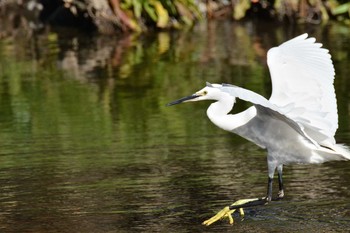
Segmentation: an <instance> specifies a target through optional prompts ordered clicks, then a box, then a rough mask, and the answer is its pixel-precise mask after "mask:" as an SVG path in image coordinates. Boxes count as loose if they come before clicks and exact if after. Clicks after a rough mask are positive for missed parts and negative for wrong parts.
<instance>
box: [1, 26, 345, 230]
mask: <svg viewBox="0 0 350 233" xmlns="http://www.w3.org/2000/svg"><path fill="white" fill-rule="evenodd" d="M304 32H308V33H309V34H310V35H312V36H315V37H317V39H318V40H319V41H321V42H322V43H323V44H324V46H325V47H326V48H328V49H329V50H330V52H331V54H332V56H333V60H334V65H335V69H336V73H337V76H336V81H335V87H336V93H337V97H338V108H339V117H340V119H339V130H338V132H337V135H336V138H337V141H339V142H341V143H346V144H348V145H350V123H349V117H350V104H349V103H350V101H349V100H350V94H349V92H348V87H349V86H350V83H349V80H350V79H349V73H350V70H349V69H350V68H349V62H350V30H349V28H348V27H346V26H342V25H332V24H331V25H329V26H327V27H323V28H322V27H319V26H318V27H310V26H305V25H304V26H300V27H294V28H293V27H287V26H284V25H272V26H271V25H264V24H261V23H251V22H248V23H243V24H236V23H232V22H229V21H219V22H213V23H210V24H200V25H197V26H196V27H195V28H193V29H192V30H188V31H179V32H170V33H169V32H159V33H149V34H146V35H142V36H136V35H127V36H123V37H99V36H95V35H86V34H84V33H81V32H74V31H62V30H61V29H53V30H52V31H48V32H45V33H40V34H38V35H36V36H34V37H32V38H25V37H23V38H18V37H16V38H7V39H3V40H2V41H0V113H1V114H0V183H1V186H0V231H1V232H231V231H237V232H292V231H293V232H331V231H334V232H346V231H348V229H349V227H350V204H349V203H350V163H349V162H330V163H326V164H322V165H307V166H305V165H293V166H286V167H285V174H284V177H285V187H286V190H285V191H286V197H285V199H284V200H282V201H279V202H275V203H272V204H270V205H267V206H263V207H256V208H252V209H247V210H246V217H245V220H244V221H240V218H239V216H236V223H235V225H234V226H233V227H231V226H229V225H228V224H227V222H226V221H220V222H218V223H216V224H214V225H213V226H211V227H204V226H202V225H201V222H202V221H203V220H205V219H207V218H209V217H211V216H212V215H213V214H214V213H215V212H216V211H218V210H220V209H221V208H222V207H224V206H226V205H228V204H230V203H232V202H234V201H235V200H237V199H241V198H253V197H261V196H263V195H264V194H265V192H266V182H267V171H266V170H267V168H266V152H265V151H264V150H261V149H259V148H258V147H257V146H255V145H253V144H252V143H250V142H247V141H246V140H244V139H241V138H239V137H238V136H235V135H233V134H230V133H227V132H224V131H222V130H220V129H218V128H216V127H215V126H214V125H212V124H211V123H210V122H209V120H208V119H207V117H206V115H205V110H206V107H207V106H208V104H209V103H208V102H205V103H196V104H183V105H179V106H176V107H175V106H174V107H171V108H170V107H165V104H166V103H167V102H169V101H171V100H174V99H177V98H179V97H182V96H185V95H189V94H191V93H193V92H195V91H197V90H198V89H200V88H202V87H203V86H204V85H205V82H206V81H209V82H213V83H216V82H217V83H222V82H226V83H232V84H235V85H239V86H242V87H245V88H248V89H251V90H253V91H256V92H258V93H260V94H262V95H264V96H266V97H268V96H269V94H270V93H271V83H270V79H269V73H268V70H267V66H266V52H267V50H268V49H269V48H271V47H273V46H276V45H278V44H280V43H282V42H283V41H285V40H287V39H290V38H292V37H293V36H296V35H299V34H301V33H304ZM248 106H249V105H247V104H246V103H243V102H238V103H237V105H236V106H235V108H236V110H235V111H241V110H244V109H245V108H247V107H248ZM276 191H277V190H275V192H274V193H276Z"/></svg>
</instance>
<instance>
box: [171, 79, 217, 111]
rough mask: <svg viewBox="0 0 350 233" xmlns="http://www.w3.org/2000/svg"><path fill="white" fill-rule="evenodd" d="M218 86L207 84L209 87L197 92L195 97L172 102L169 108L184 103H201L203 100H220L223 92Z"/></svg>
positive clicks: (191, 96)
mask: <svg viewBox="0 0 350 233" xmlns="http://www.w3.org/2000/svg"><path fill="white" fill-rule="evenodd" d="M216 85H219V84H210V83H207V86H206V87H204V88H203V89H201V90H199V91H197V92H196V93H194V94H193V95H190V96H186V97H183V98H181V99H178V100H175V101H172V102H170V103H168V104H167V106H171V105H175V104H181V103H184V102H192V101H201V100H219V99H220V96H221V91H220V90H219V89H218V88H216Z"/></svg>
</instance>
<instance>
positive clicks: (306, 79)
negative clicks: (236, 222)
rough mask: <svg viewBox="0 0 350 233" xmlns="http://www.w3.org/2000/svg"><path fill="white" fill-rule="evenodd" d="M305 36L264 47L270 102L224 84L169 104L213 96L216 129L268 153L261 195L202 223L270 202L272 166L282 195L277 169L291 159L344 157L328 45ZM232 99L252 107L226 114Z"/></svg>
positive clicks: (209, 86) (348, 155)
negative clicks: (338, 137)
mask: <svg viewBox="0 0 350 233" xmlns="http://www.w3.org/2000/svg"><path fill="white" fill-rule="evenodd" d="M321 46H322V45H321V44H319V43H315V39H314V38H307V34H303V35H301V36H298V37H296V38H294V39H292V40H289V41H287V42H285V43H283V44H282V45H280V46H279V47H275V48H272V49H270V50H269V52H268V54H267V61H268V66H269V69H270V73H271V79H272V95H271V97H270V99H269V100H267V99H265V98H264V97H263V96H261V95H259V94H256V93H254V92H252V91H249V90H246V89H243V88H240V87H237V86H233V85H229V84H210V83H207V86H206V87H204V88H203V89H202V90H200V91H198V92H196V93H195V94H193V95H191V96H188V97H184V98H182V99H179V100H176V101H173V102H171V103H169V104H168V105H169V106H170V105H174V104H179V103H182V102H189V101H200V100H214V101H215V102H214V103H212V104H211V105H210V106H209V108H208V110H207V115H208V117H209V119H210V120H211V121H212V122H213V123H214V124H215V125H217V126H218V127H220V128H222V129H224V130H227V131H230V132H233V133H236V134H238V135H240V136H242V137H244V138H246V139H248V140H250V141H252V142H254V143H255V144H257V145H258V146H260V147H262V148H265V149H266V150H267V152H268V155H267V165H268V189H267V196H266V197H264V198H255V199H243V200H240V201H237V202H235V203H233V204H232V205H231V206H228V207H225V208H224V209H223V210H222V211H220V212H219V213H218V214H217V215H216V216H214V217H213V218H211V219H209V220H207V221H205V222H204V224H205V225H210V224H211V223H213V222H215V221H217V220H218V219H220V218H222V217H225V216H226V217H229V218H230V222H231V223H233V219H232V217H231V214H232V213H233V212H234V211H235V210H236V209H239V210H240V211H241V214H242V215H243V209H242V208H244V207H249V206H255V205H261V204H266V203H268V202H270V201H271V200H272V180H273V176H274V172H275V170H276V169H277V172H278V182H279V192H278V198H282V197H283V196H284V191H283V183H282V168H283V165H285V164H291V163H322V162H326V161H331V160H349V159H350V151H349V149H348V148H347V147H345V146H343V145H341V144H336V142H335V139H334V134H335V132H336V130H337V128H338V114H337V104H336V98H335V93H334V87H333V80H334V68H333V64H332V61H331V56H330V55H329V53H328V50H327V49H324V48H321ZM236 98H239V99H242V100H245V101H248V102H251V103H252V104H253V106H251V107H250V108H248V109H247V110H245V111H243V112H241V113H238V114H229V112H230V111H231V109H232V107H233V105H234V103H235V100H236Z"/></svg>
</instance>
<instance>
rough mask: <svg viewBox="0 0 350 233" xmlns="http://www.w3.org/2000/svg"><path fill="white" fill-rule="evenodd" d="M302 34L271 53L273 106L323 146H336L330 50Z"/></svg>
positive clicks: (269, 60)
mask: <svg viewBox="0 0 350 233" xmlns="http://www.w3.org/2000/svg"><path fill="white" fill-rule="evenodd" d="M307 37H308V35H307V34H303V35H301V36H298V37H296V38H294V39H291V40H289V41H287V42H285V43H283V44H281V45H280V46H278V47H275V48H272V49H270V50H269V51H268V55H267V62H268V66H269V70H270V74H271V80H272V94H271V97H270V99H269V101H270V103H272V104H274V105H276V106H277V107H278V109H279V111H280V112H281V113H283V114H285V115H286V116H288V117H289V118H291V119H292V120H294V121H296V122H297V123H298V124H299V125H300V126H301V127H302V128H303V129H304V131H305V132H306V133H307V134H308V135H309V136H310V137H312V138H313V139H314V140H315V141H316V142H318V143H319V144H322V145H333V144H335V140H334V134H335V132H336V130H337V128H338V113H337V104H336V96H335V92H334V86H333V81H334V75H335V72H334V67H333V64H332V60H331V55H330V54H329V51H328V50H327V49H325V48H321V47H322V44H320V43H315V41H316V40H315V38H307Z"/></svg>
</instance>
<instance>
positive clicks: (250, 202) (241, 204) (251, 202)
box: [203, 158, 277, 226]
mask: <svg viewBox="0 0 350 233" xmlns="http://www.w3.org/2000/svg"><path fill="white" fill-rule="evenodd" d="M268 159H269V158H268ZM267 164H268V169H269V177H268V183H267V195H266V197H263V198H253V199H241V200H238V201H236V202H235V203H233V204H232V205H230V206H226V207H225V208H223V209H222V210H221V211H219V212H218V213H217V214H216V215H215V216H213V217H212V218H210V219H208V220H206V221H204V222H203V225H206V226H209V225H211V224H212V223H214V222H216V221H218V220H220V219H221V218H225V217H228V218H229V221H230V224H233V217H232V214H233V213H234V212H235V211H236V210H239V212H240V214H241V217H244V211H243V208H247V207H253V206H259V205H265V204H267V203H269V202H270V201H271V200H272V181H273V176H274V173H275V169H276V167H277V166H276V162H275V161H274V160H268V163H267Z"/></svg>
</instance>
